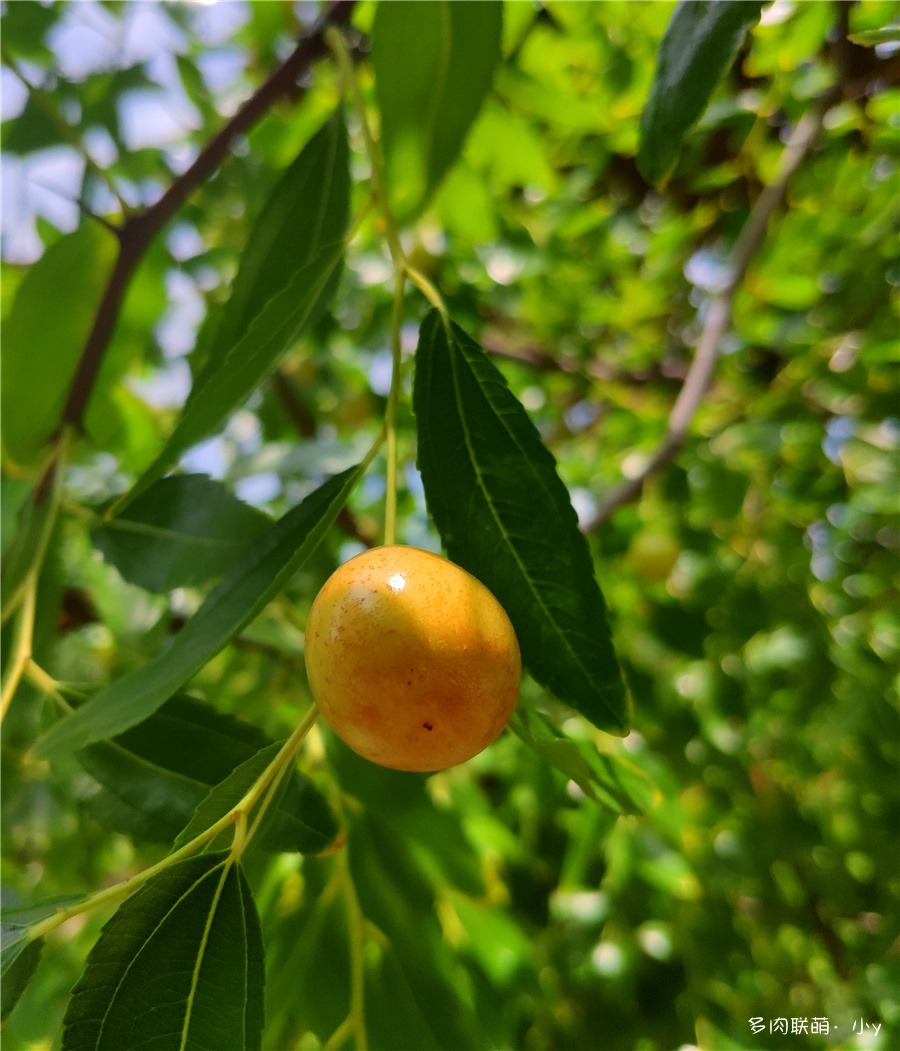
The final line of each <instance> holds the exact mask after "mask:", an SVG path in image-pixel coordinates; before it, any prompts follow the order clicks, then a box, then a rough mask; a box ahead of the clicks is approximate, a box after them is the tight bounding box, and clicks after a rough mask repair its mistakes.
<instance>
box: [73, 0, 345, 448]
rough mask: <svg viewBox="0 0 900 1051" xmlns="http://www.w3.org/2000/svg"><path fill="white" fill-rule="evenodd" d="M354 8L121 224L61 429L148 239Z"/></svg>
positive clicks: (337, 5)
mask: <svg viewBox="0 0 900 1051" xmlns="http://www.w3.org/2000/svg"><path fill="white" fill-rule="evenodd" d="M354 4H355V0H333V2H332V3H331V4H330V5H329V7H328V9H327V10H326V11H325V13H324V14H323V15H322V17H321V18H320V19H319V21H318V22H317V23H316V25H315V26H314V27H313V28H312V29H311V30H310V32H309V33H308V34H307V35H306V36H304V37H303V39H302V40H301V41H300V42H299V44H298V45H297V47H296V48H295V49H294V51H293V52H292V53H291V55H289V56H288V58H287V59H285V61H284V62H283V63H282V64H281V65H280V66H279V67H278V69H276V70H275V72H274V73H273V74H272V75H271V76H270V77H269V79H268V80H266V81H265V83H264V84H262V85H261V86H260V87H259V88H257V90H256V91H255V92H254V93H253V95H251V96H250V98H249V99H248V100H247V101H246V102H245V103H244V105H243V106H241V108H240V109H239V110H238V111H237V113H235V115H234V116H233V117H232V118H231V119H230V120H229V121H228V122H227V123H226V124H225V125H223V127H222V128H221V129H220V130H219V131H218V132H217V133H216V134H215V135H214V136H213V138H212V139H210V141H209V142H208V143H207V144H206V145H205V146H204V147H203V149H202V150H201V151H200V153H199V154H198V155H197V158H196V160H195V161H194V163H193V164H192V165H191V166H190V167H189V168H188V169H187V170H186V171H185V172H183V173H182V174H181V175H180V176H178V178H177V179H175V181H174V182H173V183H172V185H171V186H170V187H169V188H168V190H166V192H165V193H164V194H163V195H162V197H160V199H159V200H158V201H157V202H156V203H155V204H152V205H150V207H149V208H146V209H145V210H144V211H142V212H139V213H138V214H136V215H132V216H130V217H129V218H127V219H126V220H125V223H124V224H123V226H122V227H121V229H120V230H119V254H118V256H117V258H116V262H115V265H114V266H113V270H112V273H111V274H110V277H109V281H108V282H107V285H106V288H105V289H104V292H103V296H102V298H101V300H100V304H99V306H98V307H97V313H96V315H95V317H94V323H93V326H92V327H91V330H90V333H89V334H88V338H87V341H86V343H85V346H84V350H83V351H82V354H81V359H80V360H79V362H78V368H77V369H76V371H75V377H74V379H73V381H72V386H71V389H70V390H69V396H68V400H67V401H66V405H65V408H64V409H63V412H62V417H61V420H60V426H61V427H65V426H66V425H69V426H74V427H80V426H81V422H82V419H83V417H84V412H85V409H86V408H87V403H88V400H89V399H90V396H91V392H92V390H93V388H94V384H95V382H96V380H97V374H98V373H99V371H100V366H101V364H102V362H103V357H104V355H105V353H106V348H107V347H108V345H109V341H110V339H111V338H112V333H113V330H114V329H115V326H116V322H117V320H118V317H119V311H120V310H121V307H122V301H123V299H124V298H125V293H126V291H127V290H128V286H129V284H130V283H131V278H132V275H133V274H134V271H135V270H136V269H137V266H138V263H140V261H141V259H142V258H143V257H144V253H145V252H146V251H147V249H148V247H149V245H150V243H151V241H152V240H153V238H154V237H155V236H156V235H157V234H158V233H159V232H160V230H162V229H163V227H164V226H165V225H166V223H168V221H169V220H170V219H171V218H172V216H173V215H174V214H175V212H176V211H177V210H178V208H179V207H180V206H181V204H182V203H183V202H184V201H185V199H186V198H187V197H188V196H189V195H190V194H191V193H192V192H193V191H194V190H195V189H196V188H197V187H198V186H200V185H202V183H204V182H205V181H206V180H207V179H208V178H209V177H210V175H212V174H213V172H214V171H215V170H216V169H217V168H218V167H219V165H220V164H221V163H222V161H223V160H224V159H225V158H226V157H227V155H228V151H229V149H230V147H231V145H232V143H233V142H234V140H235V139H236V138H237V137H238V136H240V135H243V134H245V133H246V132H248V131H249V130H250V128H252V127H253V125H254V124H255V123H256V122H257V121H258V120H259V118H260V117H262V116H263V114H264V113H266V112H267V111H268V110H269V109H270V108H271V106H272V105H273V103H274V102H276V101H277V100H278V99H279V98H281V97H282V96H283V95H285V94H287V93H289V92H290V91H292V90H293V89H294V88H295V84H296V80H297V78H298V77H299V76H300V74H302V73H303V72H305V71H306V70H307V69H308V68H309V67H310V66H311V65H312V63H313V62H314V61H315V60H316V59H317V58H320V57H321V56H322V55H323V54H325V53H326V51H327V45H326V44H325V30H326V29H327V28H328V27H329V26H332V25H344V24H346V23H347V22H348V20H349V18H350V14H351V12H352V11H353V7H354Z"/></svg>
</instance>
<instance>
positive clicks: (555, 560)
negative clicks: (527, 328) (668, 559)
mask: <svg viewBox="0 0 900 1051" xmlns="http://www.w3.org/2000/svg"><path fill="white" fill-rule="evenodd" d="M413 404H414V408H415V412H416V418H417V421H418V433H419V456H418V463H419V469H420V471H421V472H422V482H423V484H424V486H425V495H426V498H427V501H428V508H429V511H430V512H431V515H432V517H433V518H434V521H435V523H436V525H437V527H438V529H439V531H440V533H441V537H442V538H443V541H444V545H445V547H446V549H447V553H448V555H449V556H450V558H451V559H453V561H454V562H457V563H459V565H461V566H463V567H464V568H465V569H467V570H469V572H471V573H473V574H474V575H475V576H476V577H478V578H479V579H480V580H481V581H483V582H484V583H485V584H486V585H487V586H488V587H489V588H490V589H491V591H493V593H494V594H495V595H496V597H497V599H498V600H499V601H500V603H501V605H502V606H503V607H504V609H505V610H506V612H507V613H508V614H509V617H510V620H511V621H512V623H513V626H514V627H515V629H516V634H517V635H518V638H519V645H520V647H521V649H522V659H523V661H524V663H525V664H526V665H527V667H528V668H529V670H530V671H531V673H532V675H533V676H534V677H535V679H537V680H538V682H540V683H542V684H543V685H544V686H547V687H548V688H549V689H551V690H553V692H554V693H555V694H556V695H557V696H558V697H559V698H560V699H561V700H563V701H565V702H566V703H567V704H570V705H571V706H572V707H573V708H576V709H578V711H580V712H581V713H582V714H583V715H585V716H586V717H587V718H588V719H590V720H591V722H593V723H594V724H595V725H596V726H598V727H600V729H603V730H608V731H610V732H612V733H619V734H622V733H626V732H627V729H628V721H629V720H628V710H627V708H628V705H627V698H626V692H625V686H624V683H623V681H622V676H621V672H620V670H619V664H618V661H617V660H616V655H615V651H614V649H613V645H612V639H611V637H610V629H609V625H608V623H607V617H606V606H605V603H604V601H603V595H602V593H601V591H600V588H599V587H598V585H597V583H596V581H595V579H594V570H593V565H592V562H591V555H590V551H589V550H588V545H587V540H586V539H585V538H584V536H583V535H582V534H581V532H580V531H579V529H578V520H577V517H576V514H575V511H574V510H573V508H572V506H571V503H570V501H569V494H568V492H567V490H566V487H565V485H563V483H562V481H561V480H560V478H559V475H558V474H557V473H556V464H555V461H554V459H553V457H552V455H551V454H550V452H549V451H548V450H547V448H546V447H545V446H544V444H543V442H542V441H541V438H540V435H539V434H538V432H537V430H536V428H535V426H534V424H533V423H532V422H531V420H530V419H529V417H528V414H527V413H526V412H525V410H524V409H523V408H522V406H521V405H520V404H519V402H518V401H517V400H516V398H515V396H514V395H513V394H512V392H511V391H510V390H509V388H508V386H507V385H506V381H505V380H504V378H503V376H502V375H501V374H500V372H498V371H497V369H496V367H495V366H494V365H493V364H492V363H491V362H490V361H488V359H487V357H486V356H485V354H484V351H483V350H482V349H481V348H480V347H479V346H478V345H477V344H476V343H475V342H473V340H472V339H470V338H469V336H467V335H466V333H465V332H463V330H462V329H461V328H459V327H458V326H457V325H454V324H452V323H451V322H448V323H447V325H446V326H445V325H444V323H443V321H442V319H441V316H440V314H438V312H437V311H431V312H430V313H429V314H428V316H427V317H426V318H425V321H424V322H423V323H422V329H421V332H420V336H419V347H418V350H417V353H416V378H415V387H414V392H413Z"/></svg>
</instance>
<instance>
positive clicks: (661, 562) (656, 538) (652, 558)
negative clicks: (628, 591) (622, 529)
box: [629, 529, 681, 581]
mask: <svg viewBox="0 0 900 1051" xmlns="http://www.w3.org/2000/svg"><path fill="white" fill-rule="evenodd" d="M680 551H681V549H680V547H679V545H678V541H677V540H676V539H675V538H674V537H673V536H671V535H670V534H669V533H662V532H656V531H653V530H649V529H645V530H643V531H642V532H640V533H638V534H637V536H636V537H635V538H634V540H632V541H631V546H630V548H629V554H630V556H631V561H632V564H633V565H634V569H635V572H636V573H637V574H638V576H640V577H642V578H643V579H644V580H648V581H653V580H665V579H666V578H667V577H668V576H669V574H670V573H671V572H672V570H673V569H674V568H675V563H676V562H677V561H678V555H679V554H680Z"/></svg>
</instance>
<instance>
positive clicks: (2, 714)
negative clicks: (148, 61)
mask: <svg viewBox="0 0 900 1051" xmlns="http://www.w3.org/2000/svg"><path fill="white" fill-rule="evenodd" d="M27 585H28V586H27V588H26V590H25V596H24V598H23V599H22V608H21V609H20V610H19V617H18V619H17V620H16V629H15V634H14V636H13V643H12V652H11V653H10V656H9V664H8V666H7V669H6V675H4V677H3V689H2V691H0V722H2V721H3V719H5V718H6V712H7V710H8V709H9V706H10V703H11V702H12V699H13V697H14V696H15V693H16V690H17V689H18V688H19V683H20V682H21V681H22V675H23V673H24V672H25V669H26V668H27V667H28V662H29V661H30V660H31V646H32V640H33V637H34V610H35V605H36V603H37V574H35V573H34V572H33V571H32V572H31V573H29V575H28V579H27Z"/></svg>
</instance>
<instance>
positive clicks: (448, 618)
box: [306, 546, 521, 771]
mask: <svg viewBox="0 0 900 1051" xmlns="http://www.w3.org/2000/svg"><path fill="white" fill-rule="evenodd" d="M306 670H307V673H308V675H309V682H310V686H311V688H312V692H313V697H314V698H315V700H316V703H317V704H318V706H319V709H320V710H321V712H322V715H323V716H324V717H325V720H326V722H327V723H328V725H329V726H330V727H331V728H332V729H333V730H334V732H335V733H336V734H337V735H338V737H340V738H341V739H342V740H343V741H345V742H346V744H348V745H349V746H350V747H351V748H352V749H353V750H354V751H355V752H358V753H359V754H360V755H362V756H364V757H365V758H366V759H370V760H371V761H372V762H375V763H379V764H381V765H382V766H387V767H391V768H393V769H395V770H420V771H432V770H443V769H445V768H446V767H448V766H454V765H455V764H457V763H462V762H465V761H466V760H467V759H471V757H472V756H473V755H476V754H477V753H478V752H480V751H481V750H482V749H483V748H485V747H486V746H487V745H488V744H490V742H491V741H493V740H494V738H495V737H497V735H498V734H499V733H500V731H501V730H502V729H503V728H504V726H506V723H507V722H508V720H509V717H510V715H511V713H512V710H513V708H514V707H515V704H516V699H517V698H518V694H519V683H520V679H521V659H520V656H519V645H518V642H517V640H516V635H515V632H514V630H513V627H512V624H511V623H510V621H509V617H508V616H507V615H506V613H505V611H504V609H503V607H502V606H501V605H500V603H499V602H498V601H497V600H496V598H494V596H493V595H492V594H491V592H490V591H488V589H487V588H486V587H485V586H484V584H482V583H481V582H480V581H479V580H477V579H476V578H475V577H473V576H472V575H471V574H470V573H467V572H466V571H465V570H464V569H462V568H460V567H459V566H457V565H455V564H454V563H452V562H449V561H447V559H445V558H441V557H440V556H439V555H435V554H432V553H431V552H429V551H422V550H421V549H419V548H415V547H403V546H388V547H378V548H373V549H372V550H371V551H365V552H363V553H362V554H361V555H357V556H356V557H355V558H351V559H350V560H349V561H348V562H345V563H344V565H342V566H341V567H340V568H339V569H337V570H336V571H335V572H334V573H333V574H332V575H331V576H330V577H329V579H328V580H327V581H326V582H325V585H324V586H323V588H322V590H321V591H320V592H319V594H318V595H317V596H316V599H315V601H314V602H313V605H312V609H311V610H310V614H309V620H308V622H307V626H306Z"/></svg>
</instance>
